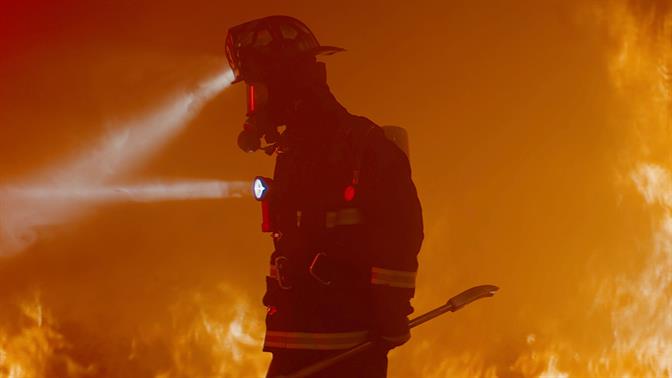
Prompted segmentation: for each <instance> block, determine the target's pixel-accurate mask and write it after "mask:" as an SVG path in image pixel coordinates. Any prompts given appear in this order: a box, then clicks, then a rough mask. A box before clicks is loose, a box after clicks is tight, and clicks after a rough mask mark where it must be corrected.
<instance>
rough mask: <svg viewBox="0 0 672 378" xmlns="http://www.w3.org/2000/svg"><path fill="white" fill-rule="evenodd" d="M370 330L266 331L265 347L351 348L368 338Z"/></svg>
mask: <svg viewBox="0 0 672 378" xmlns="http://www.w3.org/2000/svg"><path fill="white" fill-rule="evenodd" d="M368 334H369V332H368V331H357V332H335V333H313V332H283V331H266V338H265V340H264V346H265V347H271V348H284V349H314V350H334V349H350V348H352V347H354V346H356V345H357V344H361V343H363V342H364V341H366V340H367V338H368Z"/></svg>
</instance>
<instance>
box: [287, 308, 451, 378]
mask: <svg viewBox="0 0 672 378" xmlns="http://www.w3.org/2000/svg"><path fill="white" fill-rule="evenodd" d="M452 309H453V306H452V305H451V304H450V303H446V304H445V305H443V306H441V307H437V308H435V309H433V310H431V311H429V312H426V313H424V314H422V315H420V316H418V317H415V318H413V319H412V320H410V321H409V322H408V327H409V328H413V327H416V326H419V325H420V324H422V323H425V322H428V321H430V320H432V319H434V318H436V317H437V316H439V315H441V314H444V313H446V312H448V311H451V310H452ZM375 344H376V343H375V342H374V341H366V342H363V343H361V344H359V345H357V346H354V347H352V349H348V350H346V351H345V352H343V353H341V354H337V355H335V356H333V357H330V358H327V359H325V360H322V361H320V362H317V363H315V364H313V365H310V366H308V367H305V368H303V369H301V370H299V371H297V372H294V373H292V374H290V375H282V376H278V377H276V378H305V377H308V376H310V375H313V374H315V373H317V372H319V371H321V370H323V369H326V368H328V367H329V366H332V365H334V364H336V363H339V362H341V361H343V360H347V359H348V358H350V357H351V356H354V355H356V354H359V353H362V352H364V351H366V350H369V349H371V347H373V346H374V345H375Z"/></svg>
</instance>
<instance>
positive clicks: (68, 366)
mask: <svg viewBox="0 0 672 378" xmlns="http://www.w3.org/2000/svg"><path fill="white" fill-rule="evenodd" d="M13 309H14V310H16V314H15V315H17V317H18V319H16V321H15V323H13V324H12V326H13V327H11V328H2V329H0V376H1V377H7V378H33V377H44V376H58V375H61V376H67V377H85V376H91V375H92V374H95V372H96V369H95V366H93V365H88V366H84V365H81V364H79V363H77V362H76V361H75V360H74V359H73V358H72V357H71V356H70V355H69V353H70V352H71V344H70V343H68V341H67V340H66V339H65V338H64V336H63V335H62V334H61V333H60V332H59V331H58V330H57V329H56V326H55V320H54V319H53V316H52V315H51V314H50V313H49V312H48V311H46V310H45V309H44V307H43V305H42V303H41V301H40V294H39V291H34V292H33V293H31V294H30V295H27V296H26V298H24V299H23V300H21V301H19V302H17V303H15V305H14V308H13Z"/></svg>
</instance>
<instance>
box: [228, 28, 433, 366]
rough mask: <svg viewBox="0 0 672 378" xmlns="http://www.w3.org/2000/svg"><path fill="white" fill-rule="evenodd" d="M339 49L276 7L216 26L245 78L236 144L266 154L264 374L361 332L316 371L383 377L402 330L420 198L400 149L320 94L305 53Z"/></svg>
mask: <svg viewBox="0 0 672 378" xmlns="http://www.w3.org/2000/svg"><path fill="white" fill-rule="evenodd" d="M339 51H343V49H341V48H337V47H330V46H322V45H320V44H319V43H318V41H317V39H316V38H315V36H314V35H313V33H312V32H311V31H310V30H309V29H308V28H307V27H306V26H305V25H304V24H303V23H302V22H300V21H299V20H297V19H294V18H291V17H287V16H271V17H266V18H262V19H257V20H253V21H250V22H246V23H244V24H241V25H238V26H235V27H233V28H231V29H230V30H229V34H228V36H227V42H226V54H227V58H228V60H229V64H230V66H231V68H232V69H233V71H234V73H235V77H236V78H235V81H236V82H240V81H244V82H245V84H246V85H247V97H248V98H247V120H246V121H245V124H244V128H243V131H242V132H241V133H240V135H239V137H238V144H239V146H240V147H241V148H242V149H243V150H244V151H247V152H252V151H256V150H259V149H261V150H263V151H265V152H266V153H268V154H269V155H275V156H276V165H275V171H274V177H273V178H272V179H265V178H261V177H260V178H257V180H255V185H254V191H255V196H256V197H257V199H259V200H261V201H262V203H263V205H262V208H263V209H264V211H263V213H264V222H263V230H264V231H266V232H270V233H271V235H272V236H273V244H274V248H275V250H274V252H273V253H272V255H271V258H270V270H269V273H268V276H267V277H266V285H267V287H266V293H265V295H264V298H263V303H264V305H266V306H267V308H268V312H267V316H266V335H265V340H264V351H267V352H270V353H272V355H273V358H272V361H271V364H270V366H269V369H268V376H269V377H273V376H277V375H286V374H290V373H292V372H294V371H296V370H297V369H300V368H302V367H305V366H307V365H309V364H312V363H314V362H317V361H319V360H322V359H324V358H327V357H330V356H333V355H334V354H336V353H339V352H342V351H344V350H347V349H349V348H352V347H353V346H355V345H357V344H359V343H361V342H364V341H366V340H370V339H375V340H377V341H378V343H377V345H378V347H377V348H374V349H372V350H370V351H367V352H366V353H363V354H361V355H359V356H356V357H353V358H352V359H349V360H347V361H343V362H341V363H339V364H337V365H335V366H333V367H331V368H329V369H327V370H324V371H322V372H321V373H318V374H317V375H315V376H319V377H346V376H347V377H385V376H386V371H387V352H388V351H389V350H390V349H392V348H394V347H396V346H399V345H401V344H403V343H405V342H406V341H408V339H409V338H410V333H409V329H408V318H407V316H408V315H409V314H410V313H411V312H412V311H413V308H412V307H411V305H410V300H411V298H412V297H413V294H414V289H415V277H416V271H417V268H418V263H417V254H418V252H419V250H420V246H421V244H422V239H423V226H422V211H421V207H420V202H419V200H418V197H417V193H416V189H415V186H414V184H413V181H412V180H411V170H410V165H409V161H408V158H407V155H406V154H405V153H404V152H403V151H402V150H401V149H400V148H399V147H398V146H397V145H395V144H394V143H393V142H392V141H390V140H389V139H388V138H386V137H385V134H384V132H383V129H382V128H380V127H379V126H377V125H376V124H374V123H373V122H372V121H370V120H368V119H367V118H364V117H360V116H355V115H352V114H350V113H348V111H347V110H346V109H345V108H344V107H343V106H342V105H340V104H339V102H338V101H337V100H336V99H335V97H334V96H333V95H332V93H331V92H330V90H329V87H328V86H327V80H326V69H325V65H324V63H322V62H319V61H317V59H316V57H317V56H318V55H325V54H327V55H328V54H333V53H336V52H339Z"/></svg>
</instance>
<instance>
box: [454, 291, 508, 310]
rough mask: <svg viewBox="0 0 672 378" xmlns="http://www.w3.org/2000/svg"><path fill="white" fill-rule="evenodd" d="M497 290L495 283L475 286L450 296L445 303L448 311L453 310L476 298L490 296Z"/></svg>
mask: <svg viewBox="0 0 672 378" xmlns="http://www.w3.org/2000/svg"><path fill="white" fill-rule="evenodd" d="M497 290H499V288H498V287H497V286H495V285H481V286H475V287H472V288H471V289H467V290H465V291H463V292H461V293H460V294H457V295H456V296H454V297H452V298H450V299H449V300H448V303H446V304H447V305H448V306H450V311H453V312H455V311H457V310H459V309H461V308H462V307H464V306H466V305H468V304H469V303H471V302H473V301H475V300H477V299H481V298H486V297H492V296H493V295H495V292H497Z"/></svg>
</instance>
